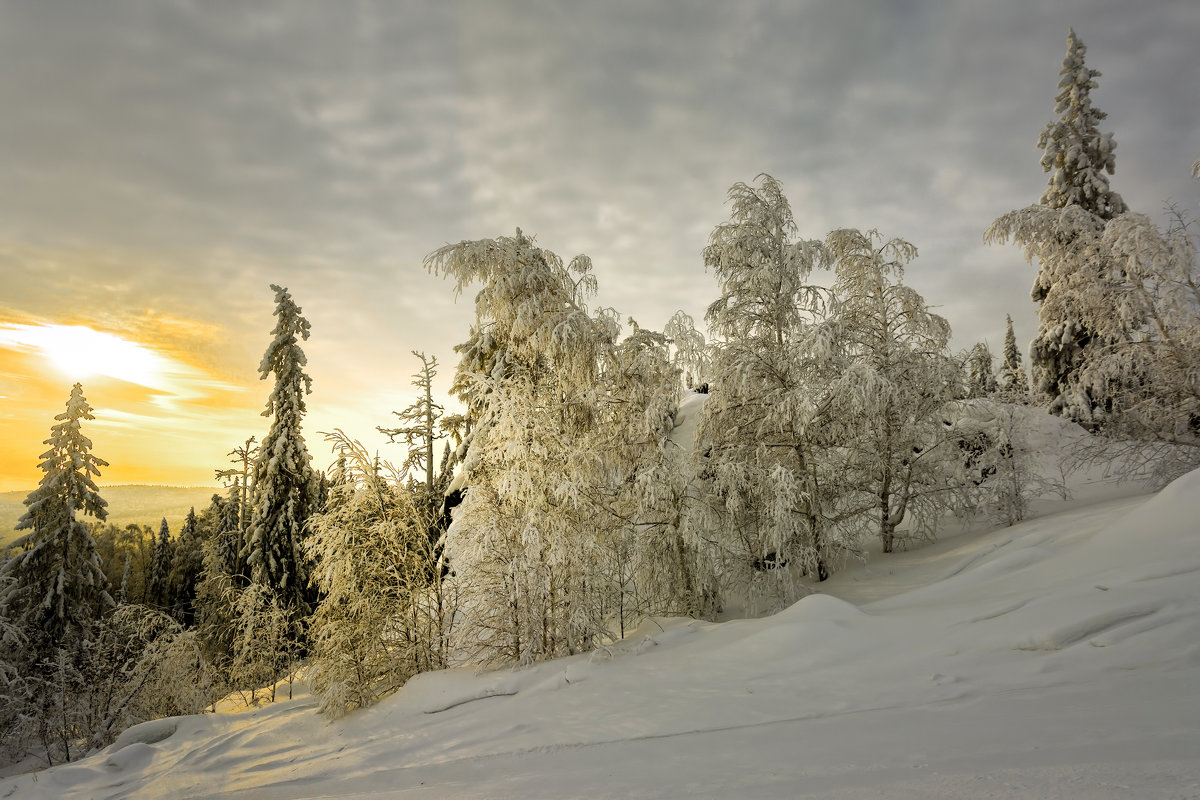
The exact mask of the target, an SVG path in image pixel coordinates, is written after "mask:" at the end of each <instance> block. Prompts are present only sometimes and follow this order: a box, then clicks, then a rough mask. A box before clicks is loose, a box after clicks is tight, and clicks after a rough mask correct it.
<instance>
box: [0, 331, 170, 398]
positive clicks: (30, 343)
mask: <svg viewBox="0 0 1200 800" xmlns="http://www.w3.org/2000/svg"><path fill="white" fill-rule="evenodd" d="M0 346H8V347H18V348H22V349H28V350H32V351H34V352H36V353H38V354H39V355H41V356H42V357H44V358H45V359H46V360H47V361H49V362H50V364H51V365H53V367H54V368H55V369H56V370H57V371H58V372H60V373H62V374H63V376H64V377H66V378H69V379H71V380H76V381H79V380H83V379H85V378H88V377H90V376H92V375H104V376H106V377H109V378H116V379H118V380H122V381H127V382H129V383H136V384H138V385H140V386H147V387H155V386H159V385H161V381H162V378H163V377H164V373H165V372H166V371H167V370H168V367H169V362H168V361H167V359H165V358H163V357H162V356H160V355H158V354H157V353H155V352H154V351H153V350H150V349H148V348H146V347H144V346H142V345H140V344H136V343H134V342H130V341H127V340H125V339H122V338H120V337H119V336H114V335H112V334H111V333H103V332H101V331H96V330H93V329H91V328H88V327H86V326H84V325H0Z"/></svg>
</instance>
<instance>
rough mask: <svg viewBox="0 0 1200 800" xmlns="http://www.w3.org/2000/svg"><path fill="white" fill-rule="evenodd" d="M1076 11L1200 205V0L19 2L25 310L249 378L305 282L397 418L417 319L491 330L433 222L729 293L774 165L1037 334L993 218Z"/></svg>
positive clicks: (665, 287)
mask: <svg viewBox="0 0 1200 800" xmlns="http://www.w3.org/2000/svg"><path fill="white" fill-rule="evenodd" d="M1071 25H1074V26H1075V27H1076V30H1077V32H1078V33H1079V34H1080V36H1081V37H1082V38H1083V39H1084V41H1086V42H1087V43H1088V46H1089V52H1088V60H1089V65H1090V66H1093V67H1096V68H1099V69H1100V70H1101V71H1102V72H1103V76H1102V77H1101V79H1100V87H1099V88H1098V89H1097V91H1096V92H1095V94H1094V98H1095V100H1096V103H1097V105H1099V106H1100V107H1101V108H1102V109H1104V110H1105V111H1107V112H1108V113H1109V118H1108V120H1106V126H1105V129H1106V130H1112V131H1114V132H1115V134H1116V139H1117V141H1118V143H1119V148H1118V156H1117V163H1118V170H1117V175H1116V177H1115V179H1114V186H1115V187H1116V188H1117V190H1118V191H1120V192H1121V193H1122V194H1123V195H1124V197H1125V199H1126V200H1127V201H1128V202H1129V203H1130V204H1131V205H1132V206H1133V207H1135V208H1138V209H1139V210H1143V211H1148V212H1151V213H1154V212H1156V211H1157V210H1158V209H1159V207H1160V205H1161V203H1162V202H1163V201H1165V200H1167V199H1175V200H1179V201H1181V202H1183V203H1184V205H1185V206H1190V205H1192V204H1193V203H1194V202H1195V201H1196V199H1197V195H1198V193H1197V190H1196V184H1195V182H1194V181H1192V180H1191V179H1190V178H1189V177H1188V168H1189V166H1190V164H1191V163H1192V161H1193V160H1195V158H1196V156H1198V155H1200V139H1198V138H1197V133H1196V132H1197V131H1198V130H1200V107H1197V105H1196V104H1195V103H1194V102H1192V101H1191V97H1190V95H1189V94H1188V89H1189V87H1192V86H1195V85H1198V84H1200V60H1197V59H1195V58H1194V57H1193V53H1194V43H1195V41H1196V40H1197V37H1198V36H1200V8H1198V7H1197V6H1196V4H1195V3H1194V2H1191V0H1155V1H1154V2H1147V3H1141V4H1137V5H1136V7H1135V6H1132V5H1129V4H1113V3H1107V2H1099V0H1097V1H1095V2H1093V1H1092V0H1064V2H1061V3H1053V4H1047V3H1040V2H1034V0H1014V1H1013V2H1008V3H990V4H985V3H973V4H957V5H949V6H948V5H946V4H944V3H941V2H935V1H934V0H886V1H885V0H873V1H872V2H864V3H856V4H853V5H852V6H851V5H848V4H845V3H840V2H834V1H833V0H828V1H816V0H814V1H812V2H775V1H772V0H757V1H747V2H739V3H715V2H714V3H698V2H691V1H690V0H664V1H663V2H655V3H645V2H634V1H633V0H614V1H613V2H604V3H590V4H580V3H560V2H519V3H517V2H482V1H481V0H465V1H464V2H459V3H455V4H450V3H421V2H405V3H392V2H372V0H358V1H357V2H352V3H334V2H322V1H321V0H305V1H301V2H265V3H254V4H243V3H219V2H218V3H211V2H192V1H187V0H174V1H171V2H161V3H155V4H145V3H140V2H136V1H135V0H116V1H115V2H112V3H105V4H103V5H100V4H94V3H73V4H58V3H20V4H17V3H12V4H5V5H4V6H3V7H0V105H2V107H4V108H7V109H19V110H20V113H10V114H4V115H0V140H2V141H4V142H5V147H4V148H2V149H0V175H3V176H4V184H5V191H4V192H2V193H0V284H2V285H3V286H4V295H3V297H2V298H0V304H3V306H4V308H2V309H0V315H2V317H3V319H5V320H8V321H10V322H14V323H22V324H27V323H33V322H37V321H46V320H53V321H56V322H69V323H76V324H84V325H90V326H93V327H96V328H97V329H102V330H107V331H109V332H112V333H114V334H118V335H124V336H126V337H128V338H130V339H131V340H134V341H154V342H160V343H164V345H169V347H170V348H171V350H172V352H175V353H177V354H180V357H181V358H182V359H183V360H184V361H186V363H189V364H192V365H194V366H195V367H196V368H197V369H201V370H203V371H205V372H206V373H208V374H210V375H212V376H214V377H215V378H217V379H218V380H221V381H225V382H227V383H230V384H233V385H239V386H253V385H255V384H256V382H257V374H256V372H255V367H256V366H257V364H258V358H259V356H260V354H261V352H262V350H263V348H264V347H265V346H266V344H267V337H268V334H269V331H270V330H271V327H272V319H271V317H270V313H271V295H270V292H269V289H268V288H267V287H268V285H269V284H271V283H280V284H282V285H286V286H288V288H289V289H290V290H291V291H292V293H293V295H294V296H295V298H296V299H297V302H299V303H300V304H301V306H302V307H303V308H304V311H305V314H306V315H307V316H308V317H309V319H310V320H311V321H312V323H313V338H312V339H310V340H309V342H308V343H306V351H307V352H308V355H309V363H310V371H311V372H312V374H313V377H314V379H315V384H316V386H315V388H316V394H315V395H314V403H316V404H324V403H328V405H329V407H330V408H331V409H333V408H336V409H338V410H339V413H341V412H343V411H344V412H345V413H348V414H351V413H352V414H354V415H356V419H357V420H358V423H361V425H360V427H362V428H369V427H370V425H368V424H367V423H366V421H367V420H369V419H372V418H373V419H374V420H375V422H376V424H379V423H384V422H386V421H387V415H388V413H389V412H390V411H391V410H392V407H403V405H405V404H406V402H404V400H405V398H406V394H405V393H406V392H407V391H408V379H409V375H410V374H411V373H412V372H413V371H414V370H415V368H416V361H415V359H413V358H412V357H411V355H410V354H409V351H410V350H412V349H418V350H423V351H426V352H428V353H430V354H433V355H437V356H438V357H439V358H440V359H441V361H442V364H443V373H442V376H441V382H442V384H443V385H445V383H448V379H449V377H450V374H451V372H452V365H453V364H454V354H453V352H452V350H451V347H452V345H453V344H454V343H455V342H457V341H460V340H462V339H463V338H464V337H465V335H466V328H467V324H468V322H469V320H470V318H471V316H472V307H471V303H470V297H469V296H468V297H465V298H463V299H462V300H460V301H459V302H458V303H455V302H454V300H453V294H452V291H451V289H450V287H449V286H447V285H446V284H444V283H443V282H442V281H440V280H439V279H437V278H435V277H433V276H430V275H428V274H426V272H425V271H424V269H423V268H422V266H421V260H422V258H423V257H424V256H425V254H427V253H428V252H430V251H432V250H434V249H435V248H437V247H439V246H441V245H442V244H444V243H446V242H452V241H458V240H461V239H474V238H483V237H491V236H497V235H510V234H511V233H512V232H513V230H514V229H515V228H516V227H518V226H520V227H522V228H523V229H524V230H525V231H526V232H528V233H532V234H535V235H537V237H538V240H539V243H540V244H541V245H542V246H543V247H546V248H549V249H551V250H554V251H555V252H557V253H559V254H560V255H562V256H564V257H566V258H569V257H571V256H573V255H575V254H577V253H580V252H585V253H588V254H589V255H591V256H592V257H593V260H594V263H595V268H596V273H597V277H598V280H599V284H600V293H599V296H598V297H597V298H596V300H595V304H596V305H598V306H599V305H603V306H612V307H616V308H617V309H618V310H619V311H620V312H622V314H623V315H632V316H634V317H636V318H637V319H638V321H639V323H640V324H642V325H645V326H661V325H662V324H664V322H665V321H666V319H667V318H668V317H669V316H670V315H671V313H673V312H674V311H675V310H676V309H677V308H682V309H683V310H685V311H687V312H688V313H689V314H691V315H692V316H693V317H695V318H696V319H697V320H700V319H702V317H703V311H704V308H705V307H706V306H707V304H708V302H709V301H710V300H711V299H712V298H713V297H714V296H715V294H716V285H715V282H714V280H713V277H712V276H711V275H710V274H706V273H705V272H704V269H703V264H702V258H701V251H702V249H703V247H704V245H705V243H706V240H707V237H708V234H709V232H710V231H711V230H712V228H713V227H714V226H715V225H716V224H718V223H720V222H722V221H724V220H725V219H727V217H728V213H729V209H728V207H727V206H726V205H725V194H726V192H727V190H728V188H729V187H730V185H732V184H733V183H734V182H735V181H751V180H753V178H754V176H755V175H756V174H758V173H760V172H768V173H771V174H772V175H774V176H775V177H776V178H778V179H779V180H781V181H782V183H783V186H784V190H785V192H786V193H787V195H788V197H789V198H790V200H791V203H792V206H793V210H794V211H795V217H796V220H797V224H798V226H799V228H800V232H801V235H803V236H805V237H813V238H815V237H821V236H824V234H825V233H826V232H828V231H829V230H831V229H833V228H837V227H845V226H855V227H862V228H878V229H879V230H880V231H881V232H882V233H883V234H884V235H886V236H900V237H903V238H906V239H908V240H910V241H912V242H913V243H914V244H916V245H917V246H918V248H919V249H920V252H921V257H920V258H919V259H918V260H917V261H916V262H914V263H913V264H912V266H911V267H910V269H909V271H908V275H907V277H908V281H909V282H910V283H911V284H913V285H914V286H915V287H917V288H918V289H919V290H920V291H921V292H922V293H923V294H924V295H925V296H926V298H927V300H929V302H931V303H932V304H934V305H936V306H938V307H939V309H940V310H941V311H942V313H943V314H944V315H945V316H947V317H948V318H949V319H950V322H951V324H952V325H953V326H954V328H955V331H956V345H957V346H960V347H967V346H969V345H970V344H971V343H973V342H974V341H976V340H978V339H981V338H988V339H989V340H990V341H992V342H993V343H995V342H998V341H1002V339H1001V337H1002V335H1003V324H1004V315H1005V313H1012V314H1013V316H1014V319H1015V320H1016V321H1017V328H1018V334H1019V336H1021V337H1023V338H1026V339H1028V338H1031V337H1032V335H1033V332H1034V331H1033V330H1032V326H1033V324H1034V323H1033V316H1032V310H1033V306H1032V304H1031V303H1030V302H1029V300H1028V289H1029V285H1030V283H1031V281H1032V277H1033V272H1032V270H1031V268H1029V267H1028V266H1026V265H1024V264H1023V263H1022V261H1021V259H1020V254H1019V253H1018V252H1017V251H1016V250H1015V249H1013V248H1000V247H993V248H988V247H985V246H984V245H983V244H982V241H981V239H982V233H983V230H984V229H985V228H986V227H987V225H988V224H989V223H990V222H991V220H992V219H994V218H995V217H996V216H998V215H999V214H1001V213H1003V212H1005V211H1007V210H1009V209H1012V208H1016V207H1020V206H1023V205H1025V204H1028V203H1030V202H1033V201H1035V200H1036V199H1037V197H1038V196H1039V195H1040V193H1041V191H1042V187H1043V185H1044V182H1045V178H1044V176H1043V174H1042V173H1041V171H1040V168H1039V166H1038V157H1039V154H1038V151H1037V149H1036V146H1035V142H1036V140H1037V135H1038V132H1039V131H1040V130H1041V129H1042V127H1043V126H1044V125H1045V123H1046V122H1047V121H1048V120H1049V119H1050V118H1051V117H1052V116H1053V97H1054V94H1055V91H1056V89H1055V86H1056V83H1057V80H1058V76H1057V71H1058V68H1059V63H1060V61H1061V59H1062V55H1063V53H1064V52H1065V38H1066V32H1067V28H1068V27H1069V26H1071ZM172 320H176V321H180V320H182V321H185V322H186V324H182V325H181V324H175V323H173V322H172ZM389 392H391V393H393V394H389ZM5 393H7V392H5ZM250 394H254V392H253V391H251V392H250ZM316 407H320V406H319V405H318V406H316ZM350 410H353V411H350ZM358 423H355V424H358ZM347 424H349V425H350V426H351V427H353V424H350V423H349V422H347ZM343 427H346V425H343Z"/></svg>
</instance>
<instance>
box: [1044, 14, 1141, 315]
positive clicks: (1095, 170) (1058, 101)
mask: <svg viewBox="0 0 1200 800" xmlns="http://www.w3.org/2000/svg"><path fill="white" fill-rule="evenodd" d="M1086 54H1087V47H1086V46H1085V45H1084V44H1083V42H1082V41H1081V40H1080V39H1079V37H1077V36H1076V35H1075V29H1074V28H1072V29H1071V30H1070V32H1069V33H1068V35H1067V55H1066V57H1065V58H1064V59H1063V62H1062V69H1061V70H1060V71H1059V73H1058V74H1059V75H1060V76H1061V78H1060V80H1059V82H1058V89H1059V92H1058V96H1057V97H1055V98H1054V103H1055V105H1054V113H1055V114H1058V115H1059V117H1058V119H1056V120H1053V121H1051V122H1048V123H1046V128H1045V130H1043V131H1042V133H1041V136H1039V137H1038V147H1040V148H1041V149H1042V170H1043V171H1044V172H1049V173H1050V182H1049V184H1048V185H1047V187H1046V191H1045V192H1043V193H1042V196H1041V199H1039V200H1038V203H1039V204H1040V205H1043V206H1045V207H1046V208H1065V207H1066V206H1072V205H1073V206H1079V207H1080V208H1082V209H1084V210H1085V211H1088V212H1090V213H1092V214H1095V215H1096V216H1098V217H1100V218H1101V219H1104V220H1110V219H1112V218H1113V217H1115V216H1117V215H1118V214H1123V213H1124V212H1125V210H1126V209H1125V201H1123V200H1122V199H1121V196H1120V195H1119V194H1117V193H1116V192H1114V191H1112V189H1111V188H1109V183H1108V176H1109V175H1112V174H1113V172H1114V170H1115V169H1116V149H1117V143H1116V141H1114V139H1113V135H1112V134H1111V133H1101V132H1100V122H1102V121H1103V120H1104V119H1105V118H1107V117H1108V115H1107V114H1105V113H1104V112H1103V111H1101V110H1100V109H1098V108H1096V107H1094V106H1093V105H1092V97H1091V90H1092V89H1095V88H1096V86H1097V83H1096V78H1099V77H1100V71H1099V70H1096V69H1090V68H1089V67H1088V66H1087V65H1086V64H1085V63H1084V56H1085V55H1086ZM1037 285H1038V284H1035V286H1037ZM1046 288H1048V286H1047V287H1046ZM1035 291H1036V289H1035ZM1034 299H1037V298H1036V297H1035V298H1034Z"/></svg>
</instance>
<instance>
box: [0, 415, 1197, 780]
mask: <svg viewBox="0 0 1200 800" xmlns="http://www.w3.org/2000/svg"><path fill="white" fill-rule="evenodd" d="M701 402H702V400H691V399H690V398H689V401H685V403H683V404H682V405H681V407H680V412H681V416H680V418H679V419H680V421H681V423H683V424H686V421H687V419H688V418H689V417H690V416H691V413H692V412H695V413H696V414H697V415H698V409H699V403H701ZM1028 422H1029V427H1030V429H1034V433H1033V435H1035V436H1037V437H1038V438H1039V439H1040V440H1041V441H1042V442H1043V443H1044V444H1046V445H1051V444H1052V443H1053V442H1056V441H1057V442H1059V444H1061V441H1059V440H1060V439H1061V437H1064V436H1065V437H1068V438H1069V437H1070V436H1074V435H1075V434H1074V433H1072V431H1071V430H1070V429H1069V428H1066V427H1064V426H1063V424H1062V423H1061V422H1060V421H1057V420H1055V421H1053V422H1046V421H1044V418H1040V419H1037V420H1035V419H1034V418H1033V417H1032V416H1031V417H1030V419H1029V420H1028ZM1039 425H1040V426H1042V427H1041V429H1037V426H1039ZM1056 437H1057V438H1056ZM1042 452H1043V454H1044V453H1048V452H1051V451H1050V449H1049V447H1043V448H1042ZM1073 489H1074V490H1075V495H1074V496H1075V498H1076V499H1075V500H1074V501H1072V502H1069V503H1067V502H1063V501H1054V500H1053V499H1043V500H1042V501H1040V502H1041V505H1040V506H1037V509H1038V513H1041V514H1042V516H1039V517H1037V518H1035V519H1033V520H1030V521H1027V522H1024V523H1021V524H1018V525H1015V526H1013V527H1011V528H1000V529H996V530H992V531H989V532H983V533H981V532H978V531H963V532H958V533H957V535H954V536H951V537H949V538H944V539H943V540H941V541H939V542H937V543H934V544H932V545H929V546H925V547H921V548H919V549H913V550H909V551H907V552H901V553H895V554H892V555H889V556H886V557H885V556H880V555H873V556H872V557H871V559H870V560H869V561H868V563H867V564H865V565H862V566H859V567H856V568H851V569H848V570H846V571H844V572H842V573H839V574H837V575H835V576H834V577H833V578H832V579H831V580H829V581H827V582H826V583H823V584H820V586H819V593H816V594H812V595H810V596H808V597H805V598H804V599H802V600H800V601H799V602H797V603H795V604H793V605H791V606H790V607H788V608H786V609H784V610H783V611H781V612H779V613H777V614H775V615H772V616H768V617H763V618H759V619H742V620H733V621H729V622H723V623H704V622H697V621H693V620H686V619H657V620H651V621H648V622H645V623H644V624H643V625H642V626H641V627H640V628H638V629H637V630H636V631H634V632H633V633H632V634H630V635H629V636H628V637H627V638H626V639H624V640H622V641H620V642H617V643H615V644H613V645H612V646H610V647H608V648H606V649H602V650H599V651H596V652H594V653H590V654H586V655H580V656H574V657H571V658H565V659H559V660H555V661H550V662H546V663H542V664H538V665H535V666H532V667H529V668H525V669H515V670H499V671H490V672H479V673H477V672H474V671H471V670H461V669H460V670H448V671H442V672H436V673H427V674H424V675H420V676H418V677H417V678H415V679H413V680H412V681H410V682H409V683H408V684H407V685H406V686H405V688H404V689H403V690H401V691H400V692H399V693H397V694H395V695H393V696H392V697H390V698H388V699H386V700H384V701H383V702H381V703H379V704H378V705H377V706H375V707H373V708H370V709H367V710H365V711H360V712H356V713H353V714H351V715H349V716H348V717H346V718H344V719H341V720H338V721H336V722H329V721H327V720H325V719H324V718H322V717H320V716H318V715H317V714H316V712H315V708H316V701H315V699H314V698H312V697H310V696H308V695H307V694H306V693H305V692H304V690H303V686H302V685H298V686H297V687H296V688H297V693H296V699H294V700H291V701H283V702H277V703H275V704H274V705H270V706H264V707H259V708H253V709H248V710H245V711H242V712H241V713H232V714H210V715H202V716H192V717H182V718H174V719H170V720H158V721H155V722H151V723H146V724H144V725H139V726H137V727H134V728H131V729H130V730H128V731H126V732H125V733H124V734H123V735H122V736H121V738H120V739H119V740H118V741H117V742H116V743H115V744H114V745H112V746H111V747H109V748H107V749H106V750H104V751H101V752H99V753H97V754H94V755H93V756H91V757H90V758H88V759H85V760H83V761H80V762H77V763H74V764H69V765H65V766H61V767H57V768H54V769H51V770H47V771H43V772H40V773H35V774H32V775H25V776H20V777H15V778H3V779H0V797H2V798H10V797H11V798H72V797H80V798H84V797H87V798H92V797H95V798H116V797H121V798H147V799H149V798H170V800H183V799H184V798H215V797H229V798H321V797H342V798H363V799H365V798H399V797H404V798H408V797H448V796H453V797H465V798H483V797H487V798H505V797H513V798H523V799H528V800H532V799H534V798H566V797H589V798H591V797H641V798H657V797H696V798H703V797H728V796H737V797H739V798H768V797H822V798H842V799H844V800H854V799H855V798H868V797H871V798H876V797H883V796H886V797H888V798H914V799H915V798H922V800H925V799H928V798H963V797H1035V798H1036V797H1046V798H1049V797H1055V798H1068V799H1070V798H1089V799H1090V798H1118V797H1119V798H1127V797H1139V798H1145V797H1164V798H1197V797H1200V758H1198V757H1197V755H1198V754H1200V693H1197V692H1196V690H1195V689H1196V686H1198V685H1200V547H1198V546H1197V528H1196V523H1195V520H1196V519H1197V518H1198V516H1200V472H1194V473H1191V474H1188V475H1185V476H1184V477H1182V478H1180V479H1178V480H1177V481H1175V482H1174V483H1173V484H1171V485H1170V486H1168V487H1167V488H1166V489H1164V490H1163V491H1161V492H1159V493H1158V494H1155V495H1152V496H1145V495H1142V496H1135V497H1128V496H1124V497H1123V496H1120V494H1121V492H1119V491H1116V492H1114V491H1113V488H1112V485H1111V484H1106V483H1102V482H1100V481H1099V478H1098V476H1096V475H1087V474H1079V475H1076V476H1075V478H1074V486H1073ZM1055 508H1057V509H1059V510H1057V511H1054V509H1055ZM1051 512H1053V513H1051ZM280 696H281V697H286V693H281V694H280Z"/></svg>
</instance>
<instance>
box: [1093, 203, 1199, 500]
mask: <svg viewBox="0 0 1200 800" xmlns="http://www.w3.org/2000/svg"><path fill="white" fill-rule="evenodd" d="M1100 246H1101V248H1102V252H1103V258H1104V259H1105V261H1106V263H1109V264H1110V265H1111V270H1112V272H1111V273H1110V280H1108V281H1106V282H1105V283H1104V284H1102V288H1103V290H1104V291H1103V293H1102V294H1098V295H1097V296H1096V297H1095V298H1094V302H1092V303H1090V304H1088V305H1087V306H1086V307H1085V308H1084V316H1083V321H1084V323H1085V324H1087V325H1089V326H1090V327H1091V328H1093V329H1094V330H1095V331H1096V332H1097V334H1098V336H1099V337H1100V338H1101V340H1102V341H1104V342H1105V344H1104V346H1103V347H1100V348H1097V350H1096V353H1095V355H1094V356H1093V357H1092V358H1091V359H1089V361H1088V363H1087V364H1086V365H1085V368H1084V372H1083V376H1082V377H1083V380H1084V381H1086V382H1087V383H1089V384H1091V385H1104V386H1108V387H1112V388H1111V398H1112V399H1111V408H1110V413H1109V425H1108V431H1107V432H1108V433H1109V434H1110V435H1112V436H1113V437H1115V438H1124V439H1129V438H1132V439H1134V440H1137V441H1139V442H1147V441H1150V442H1158V443H1161V444H1163V445H1165V446H1164V447H1159V448H1145V447H1144V446H1140V447H1138V448H1134V450H1140V451H1141V453H1142V455H1141V456H1140V458H1139V457H1137V456H1135V455H1134V452H1133V451H1132V450H1131V451H1130V452H1128V453H1126V454H1125V458H1124V459H1123V460H1125V461H1127V462H1129V461H1130V459H1131V458H1133V459H1135V460H1137V461H1140V467H1139V468H1140V469H1141V471H1146V472H1149V473H1151V475H1152V477H1154V478H1155V479H1156V480H1158V481H1159V482H1161V483H1165V482H1166V481H1168V480H1169V479H1171V478H1174V477H1176V476H1177V475H1179V474H1181V473H1182V472H1186V471H1187V470H1189V469H1191V468H1192V467H1193V466H1194V465H1196V464H1197V463H1200V266H1198V264H1197V257H1196V239H1195V228H1194V223H1192V222H1190V221H1188V220H1187V218H1186V217H1184V216H1183V215H1182V213H1180V212H1176V213H1175V218H1174V223H1173V225H1172V226H1171V227H1170V228H1168V229H1167V230H1166V231H1161V230H1159V228H1158V227H1157V226H1156V225H1155V224H1154V223H1153V222H1152V221H1151V220H1150V219H1149V218H1148V217H1146V216H1144V215H1141V214H1133V213H1129V214H1123V215H1121V216H1120V217H1117V218H1116V219H1114V220H1112V221H1111V222H1109V223H1108V225H1107V226H1106V227H1105V230H1104V234H1103V237H1102V238H1101V240H1100ZM1130 463H1133V462H1130Z"/></svg>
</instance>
